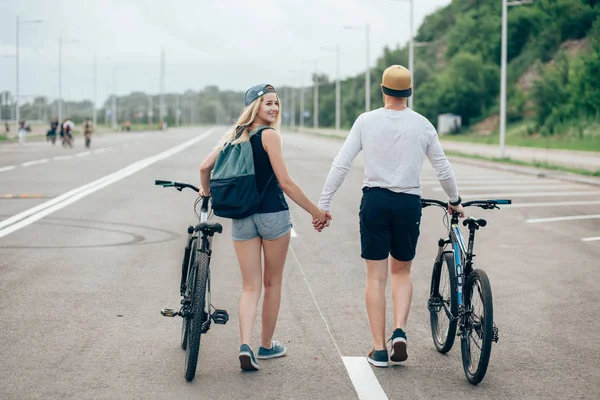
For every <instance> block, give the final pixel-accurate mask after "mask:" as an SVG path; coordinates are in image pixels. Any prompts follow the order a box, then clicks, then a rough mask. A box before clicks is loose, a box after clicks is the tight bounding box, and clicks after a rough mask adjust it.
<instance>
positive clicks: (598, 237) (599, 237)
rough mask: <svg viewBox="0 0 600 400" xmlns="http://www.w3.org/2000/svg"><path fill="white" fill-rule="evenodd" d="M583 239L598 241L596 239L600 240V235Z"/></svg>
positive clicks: (585, 240)
mask: <svg viewBox="0 0 600 400" xmlns="http://www.w3.org/2000/svg"><path fill="white" fill-rule="evenodd" d="M581 240H583V241H584V242H594V241H596V240H600V236H596V237H587V238H583V239H581Z"/></svg>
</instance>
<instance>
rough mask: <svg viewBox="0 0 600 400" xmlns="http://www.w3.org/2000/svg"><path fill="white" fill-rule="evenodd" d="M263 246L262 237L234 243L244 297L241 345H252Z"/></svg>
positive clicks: (242, 300)
mask: <svg viewBox="0 0 600 400" xmlns="http://www.w3.org/2000/svg"><path fill="white" fill-rule="evenodd" d="M261 244H262V239H261V238H260V237H257V238H254V239H250V240H244V241H235V240H234V241H233V247H234V248H235V253H236V255H237V259H238V262H239V264H240V270H241V272H242V296H241V298H240V338H241V344H247V345H250V343H252V331H253V329H254V319H255V318H256V309H257V307H258V300H259V299H260V292H261V289H262V286H261V278H262V268H261V256H260V251H261Z"/></svg>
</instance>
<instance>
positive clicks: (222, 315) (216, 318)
mask: <svg viewBox="0 0 600 400" xmlns="http://www.w3.org/2000/svg"><path fill="white" fill-rule="evenodd" d="M211 317H212V320H213V322H214V323H215V324H219V325H225V324H226V323H227V321H229V314H228V313H227V311H225V310H218V309H215V312H213V313H212V316H211Z"/></svg>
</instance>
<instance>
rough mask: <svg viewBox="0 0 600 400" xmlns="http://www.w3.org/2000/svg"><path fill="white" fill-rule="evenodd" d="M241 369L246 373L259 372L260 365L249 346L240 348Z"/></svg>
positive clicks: (244, 345) (245, 345)
mask: <svg viewBox="0 0 600 400" xmlns="http://www.w3.org/2000/svg"><path fill="white" fill-rule="evenodd" d="M240 368H241V369H243V370H244V371H258V370H259V368H258V363H257V362H256V359H255V358H254V353H253V352H252V349H251V348H250V346H248V345H247V344H243V345H241V346H240Z"/></svg>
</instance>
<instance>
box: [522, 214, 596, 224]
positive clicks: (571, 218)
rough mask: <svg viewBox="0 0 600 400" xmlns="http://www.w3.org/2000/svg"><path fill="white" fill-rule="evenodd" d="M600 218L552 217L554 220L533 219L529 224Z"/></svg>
mask: <svg viewBox="0 0 600 400" xmlns="http://www.w3.org/2000/svg"><path fill="white" fill-rule="evenodd" d="M596 218H600V214H592V215H571V216H568V217H552V218H532V219H528V220H527V222H529V223H530V224H536V223H539V222H556V221H573V220H577V219H596Z"/></svg>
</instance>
